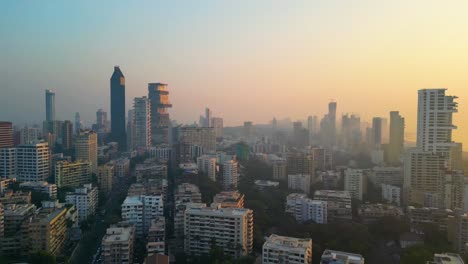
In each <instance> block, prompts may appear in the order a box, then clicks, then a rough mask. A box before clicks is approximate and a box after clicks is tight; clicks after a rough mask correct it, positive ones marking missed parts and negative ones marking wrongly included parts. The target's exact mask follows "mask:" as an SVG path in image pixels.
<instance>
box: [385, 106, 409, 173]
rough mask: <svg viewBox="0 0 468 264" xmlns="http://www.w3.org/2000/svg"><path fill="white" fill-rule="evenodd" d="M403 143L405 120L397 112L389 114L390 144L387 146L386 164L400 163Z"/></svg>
mask: <svg viewBox="0 0 468 264" xmlns="http://www.w3.org/2000/svg"><path fill="white" fill-rule="evenodd" d="M404 143H405V119H404V118H403V117H402V116H401V115H400V113H399V112H398V111H392V112H390V143H389V145H388V154H387V157H388V163H389V164H398V163H400V159H401V155H402V154H403V151H404Z"/></svg>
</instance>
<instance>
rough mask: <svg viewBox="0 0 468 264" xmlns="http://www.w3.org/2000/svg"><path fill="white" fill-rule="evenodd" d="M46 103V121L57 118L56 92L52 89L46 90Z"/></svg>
mask: <svg viewBox="0 0 468 264" xmlns="http://www.w3.org/2000/svg"><path fill="white" fill-rule="evenodd" d="M45 103H46V119H45V120H46V121H54V120H56V119H55V93H54V92H53V91H52V90H46V91H45Z"/></svg>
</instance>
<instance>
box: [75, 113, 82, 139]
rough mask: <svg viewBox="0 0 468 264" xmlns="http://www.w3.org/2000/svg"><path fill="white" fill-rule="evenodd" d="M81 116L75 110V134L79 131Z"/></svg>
mask: <svg viewBox="0 0 468 264" xmlns="http://www.w3.org/2000/svg"><path fill="white" fill-rule="evenodd" d="M81 128H82V127H81V117H80V113H78V112H76V113H75V131H74V132H75V135H78V134H79V133H80V131H81Z"/></svg>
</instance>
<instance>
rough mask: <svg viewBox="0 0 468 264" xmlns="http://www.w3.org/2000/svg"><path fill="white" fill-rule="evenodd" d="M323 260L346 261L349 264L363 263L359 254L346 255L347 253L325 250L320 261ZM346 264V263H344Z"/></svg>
mask: <svg viewBox="0 0 468 264" xmlns="http://www.w3.org/2000/svg"><path fill="white" fill-rule="evenodd" d="M323 259H347V260H349V262H351V263H356V262H359V261H362V263H364V257H363V256H362V255H360V254H355V253H348V252H342V251H335V250H329V249H326V250H325V251H324V252H323V254H322V260H323ZM346 263H348V262H346Z"/></svg>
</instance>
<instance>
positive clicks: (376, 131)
mask: <svg viewBox="0 0 468 264" xmlns="http://www.w3.org/2000/svg"><path fill="white" fill-rule="evenodd" d="M382 133H383V130H382V118H381V117H374V118H372V148H374V149H381V148H382V143H383V141H382Z"/></svg>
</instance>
